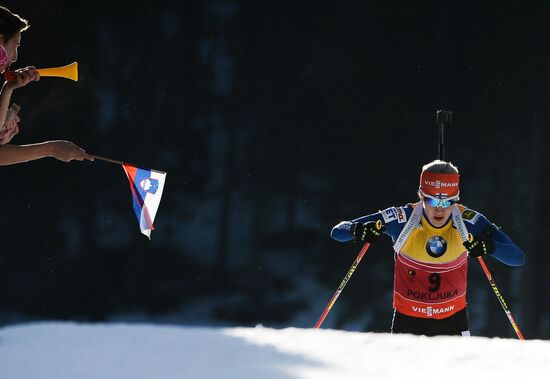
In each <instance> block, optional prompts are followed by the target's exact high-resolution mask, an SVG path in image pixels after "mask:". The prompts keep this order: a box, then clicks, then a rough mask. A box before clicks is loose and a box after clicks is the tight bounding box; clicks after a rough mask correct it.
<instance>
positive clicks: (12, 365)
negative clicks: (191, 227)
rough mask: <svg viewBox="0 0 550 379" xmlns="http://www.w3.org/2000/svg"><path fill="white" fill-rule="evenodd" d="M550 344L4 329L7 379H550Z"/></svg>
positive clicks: (109, 327)
mask: <svg viewBox="0 0 550 379" xmlns="http://www.w3.org/2000/svg"><path fill="white" fill-rule="evenodd" d="M549 369H550V341H541V340H531V341H518V340H512V339H489V338H482V337H471V338H462V337H432V338H427V337H418V336H410V335H390V334H374V333H358V332H344V331H337V330H313V329H296V328H288V329H282V330H278V329H270V328H264V327H261V326H259V327H256V328H206V327H182V326H160V325H147V324H146V325H143V324H77V323H34V324H21V325H15V326H8V327H4V328H0V378H1V379H8V378H9V379H27V378H28V379H31V378H32V379H40V378H48V379H53V378H55V379H76V378H78V379H88V378H90V379H91V378H94V379H96V378H106V379H110V378H117V379H126V378H128V379H140V378H147V379H153V378H154V379H164V378H174V379H176V378H177V379H184V378H193V379H194V378H216V379H218V378H219V379H226V378H239V379H249V378H250V379H252V378H254V379H275V378H278V379H301V378H311V379H323V378H345V379H352V378H375V379H380V378H392V379H394V378H407V379H413V378H423V379H426V378H436V377H437V378H446V379H452V378H461V379H468V378H481V377H491V378H498V379H503V378H515V379H519V378H522V377H523V378H549V377H550V373H549Z"/></svg>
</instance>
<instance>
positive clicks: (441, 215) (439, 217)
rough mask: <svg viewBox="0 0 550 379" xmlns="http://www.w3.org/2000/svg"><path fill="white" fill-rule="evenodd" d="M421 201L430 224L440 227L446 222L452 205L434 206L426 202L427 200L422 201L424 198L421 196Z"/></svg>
mask: <svg viewBox="0 0 550 379" xmlns="http://www.w3.org/2000/svg"><path fill="white" fill-rule="evenodd" d="M422 202H423V203H424V211H425V213H426V216H427V217H428V220H429V221H430V224H432V225H433V226H435V227H436V228H440V227H442V226H443V225H445V224H446V223H447V221H448V220H449V217H450V216H451V213H452V211H453V207H448V208H442V207H435V208H434V207H432V206H431V205H430V204H428V202H427V201H424V198H422Z"/></svg>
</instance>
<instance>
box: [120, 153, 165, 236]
mask: <svg viewBox="0 0 550 379" xmlns="http://www.w3.org/2000/svg"><path fill="white" fill-rule="evenodd" d="M122 167H123V168H124V172H125V173H126V176H128V180H129V181H130V190H131V191H132V199H133V201H134V212H135V213H136V216H137V219H138V222H139V228H140V229H141V232H142V233H143V234H145V235H146V236H147V237H149V239H151V230H153V229H154V228H155V227H154V226H153V221H154V220H155V215H156V214H157V209H158V207H159V204H160V199H161V197H162V190H163V189H164V181H165V180H166V173H165V172H162V171H157V170H150V169H144V168H139V167H135V166H132V165H130V164H127V163H123V164H122Z"/></svg>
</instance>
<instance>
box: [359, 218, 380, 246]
mask: <svg viewBox="0 0 550 379" xmlns="http://www.w3.org/2000/svg"><path fill="white" fill-rule="evenodd" d="M385 229H386V226H385V225H384V224H382V223H381V222H379V221H369V222H365V223H362V224H361V223H358V224H353V225H352V227H351V234H353V235H354V237H355V238H356V239H360V240H361V241H364V242H368V243H375V242H376V241H378V239H380V236H381V235H382V232H383V231H384V230H385Z"/></svg>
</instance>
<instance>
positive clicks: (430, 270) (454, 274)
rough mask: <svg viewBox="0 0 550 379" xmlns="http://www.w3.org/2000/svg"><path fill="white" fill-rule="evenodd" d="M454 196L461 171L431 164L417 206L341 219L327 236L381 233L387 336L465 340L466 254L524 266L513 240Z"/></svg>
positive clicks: (372, 238) (367, 238)
mask: <svg viewBox="0 0 550 379" xmlns="http://www.w3.org/2000/svg"><path fill="white" fill-rule="evenodd" d="M459 195H460V191H459V173H458V169H457V168H456V167H455V166H454V165H453V164H451V163H449V162H445V161H440V160H436V161H433V162H431V163H429V164H427V165H425V166H424V167H423V168H422V172H421V175H420V186H419V189H418V197H419V201H418V202H417V203H414V204H407V205H405V206H402V207H391V208H388V209H386V210H384V211H380V212H377V213H374V214H370V215H367V216H363V217H360V218H357V219H355V220H352V221H343V222H340V223H339V224H338V225H336V226H335V227H334V228H333V229H332V232H331V237H332V238H334V239H335V240H337V241H340V242H346V241H351V240H360V241H364V242H370V243H375V242H376V241H377V240H378V239H379V238H380V237H381V235H383V234H386V235H389V236H390V237H391V238H392V240H393V243H394V245H393V247H394V251H395V270H394V291H393V307H394V314H393V320H392V326H391V332H392V333H411V334H418V335H426V336H436V335H463V336H469V335H470V332H469V326H468V314H467V301H466V286H467V271H468V256H473V257H479V256H486V255H487V256H491V257H493V258H495V259H497V260H499V261H501V262H502V263H504V264H507V265H509V266H522V265H523V264H524V263H525V255H524V254H523V252H522V251H521V250H520V249H519V248H518V247H517V246H516V245H515V244H514V243H513V242H512V241H511V240H510V238H508V236H506V234H504V233H503V232H502V231H501V230H500V229H499V228H498V227H497V226H495V225H494V224H493V223H491V222H490V221H489V220H488V219H487V218H486V217H485V216H483V215H482V214H481V213H479V212H476V211H474V210H472V209H469V208H467V207H465V206H463V205H461V204H459V203H458V201H459ZM377 221H381V222H382V226H381V227H380V228H379V226H380V222H378V224H377ZM466 235H468V236H469V238H466V237H465V236H466Z"/></svg>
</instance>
